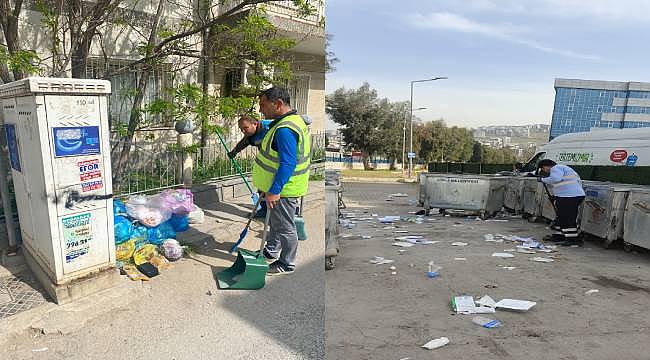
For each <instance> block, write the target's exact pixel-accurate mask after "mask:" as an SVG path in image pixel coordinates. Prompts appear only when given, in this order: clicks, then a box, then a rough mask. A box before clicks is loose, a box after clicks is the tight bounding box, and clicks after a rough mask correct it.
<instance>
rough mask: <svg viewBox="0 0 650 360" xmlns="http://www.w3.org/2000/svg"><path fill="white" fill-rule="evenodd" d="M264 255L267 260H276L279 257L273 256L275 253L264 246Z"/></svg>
mask: <svg viewBox="0 0 650 360" xmlns="http://www.w3.org/2000/svg"><path fill="white" fill-rule="evenodd" d="M262 255H264V259H266V260H267V261H275V260H277V258H276V257H275V256H273V254H271V253H270V252H269V251H268V250H266V248H264V250H262Z"/></svg>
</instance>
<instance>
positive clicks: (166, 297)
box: [0, 182, 325, 360]
mask: <svg viewBox="0 0 650 360" xmlns="http://www.w3.org/2000/svg"><path fill="white" fill-rule="evenodd" d="M323 206H324V201H323V185H322V183H321V182H312V183H311V184H310V194H309V195H308V196H307V197H306V198H305V211H304V214H303V215H304V217H305V222H306V225H307V232H308V235H309V239H308V240H307V241H303V242H300V244H299V248H298V264H297V269H296V273H294V274H291V275H278V276H273V277H268V278H267V285H266V286H265V287H264V288H263V289H261V290H257V291H223V290H219V289H218V288H217V285H216V277H215V274H216V273H217V272H219V271H221V270H223V269H224V268H226V267H229V266H230V265H231V264H232V262H233V261H234V259H235V256H233V255H230V254H228V252H227V251H228V249H229V248H230V246H231V245H232V244H233V243H234V242H235V241H236V240H237V239H238V238H239V234H240V232H241V230H242V228H243V226H244V225H245V223H246V218H245V216H246V215H247V213H248V212H249V211H250V208H251V206H250V204H249V198H248V197H242V198H238V199H236V200H235V201H229V202H220V203H215V204H213V206H207V207H205V208H204V210H205V212H206V214H205V215H206V221H205V223H204V224H201V225H197V226H193V227H192V228H191V229H190V230H188V231H187V232H186V233H183V234H182V236H181V235H179V240H180V241H182V242H187V243H190V244H191V247H192V249H193V250H194V252H195V253H194V254H193V255H192V257H191V258H184V259H182V260H180V261H178V262H176V263H174V267H173V268H171V269H169V270H164V271H162V272H161V274H160V275H159V276H157V277H155V278H153V279H151V280H150V281H149V282H145V283H139V282H132V281H130V280H128V279H127V278H126V277H123V284H122V286H121V287H120V288H118V289H112V291H108V292H105V293H103V294H97V295H94V296H91V297H89V298H86V299H83V300H82V301H78V302H75V303H72V304H69V305H66V306H56V305H54V304H51V303H47V304H46V305H44V306H41V307H38V308H36V309H33V310H29V311H26V312H24V313H22V314H24V315H22V317H20V318H16V319H17V320H15V319H12V317H10V318H8V319H9V320H8V321H5V322H1V321H0V339H2V341H3V343H2V344H0V359H116V358H124V359H179V360H180V359H324V357H325V355H324V341H325V340H324V332H323V328H324V233H323V230H322V229H323V217H324V215H323V214H324V211H323ZM261 229H262V224H261V223H260V222H255V223H254V224H253V227H252V231H251V232H249V234H248V237H247V239H246V241H245V242H244V244H243V245H242V247H244V248H248V249H256V248H257V247H258V246H259V237H258V235H259V233H260V232H261ZM30 329H31V330H30ZM15 330H20V331H18V333H17V334H16V331H15ZM10 332H13V334H12V336H10V337H9V338H7V336H5V335H7V334H8V333H10Z"/></svg>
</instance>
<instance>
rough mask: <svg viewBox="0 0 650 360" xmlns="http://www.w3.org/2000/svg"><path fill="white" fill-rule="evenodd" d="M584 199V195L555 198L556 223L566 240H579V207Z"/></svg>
mask: <svg viewBox="0 0 650 360" xmlns="http://www.w3.org/2000/svg"><path fill="white" fill-rule="evenodd" d="M584 199H585V197H584V196H577V197H556V198H555V208H556V209H557V218H556V219H555V223H556V225H557V226H558V227H559V228H560V231H561V232H562V236H563V237H564V239H565V240H577V237H578V225H577V224H576V220H577V218H578V208H579V207H580V204H581V203H582V201H583V200H584Z"/></svg>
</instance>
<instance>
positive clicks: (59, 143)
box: [52, 126, 100, 157]
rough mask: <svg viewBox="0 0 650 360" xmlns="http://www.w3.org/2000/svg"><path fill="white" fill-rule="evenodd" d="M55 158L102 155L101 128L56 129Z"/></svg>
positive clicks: (53, 131) (54, 129) (54, 133)
mask: <svg viewBox="0 0 650 360" xmlns="http://www.w3.org/2000/svg"><path fill="white" fill-rule="evenodd" d="M52 134H53V136H54V156H55V157H66V156H81V155H94V154H99V153H100V143H99V126H78V127H55V128H53V129H52Z"/></svg>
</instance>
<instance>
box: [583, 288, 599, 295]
mask: <svg viewBox="0 0 650 360" xmlns="http://www.w3.org/2000/svg"><path fill="white" fill-rule="evenodd" d="M599 291H600V290H598V289H591V290H587V291H585V295H591V294H595V293H597V292H599Z"/></svg>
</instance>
